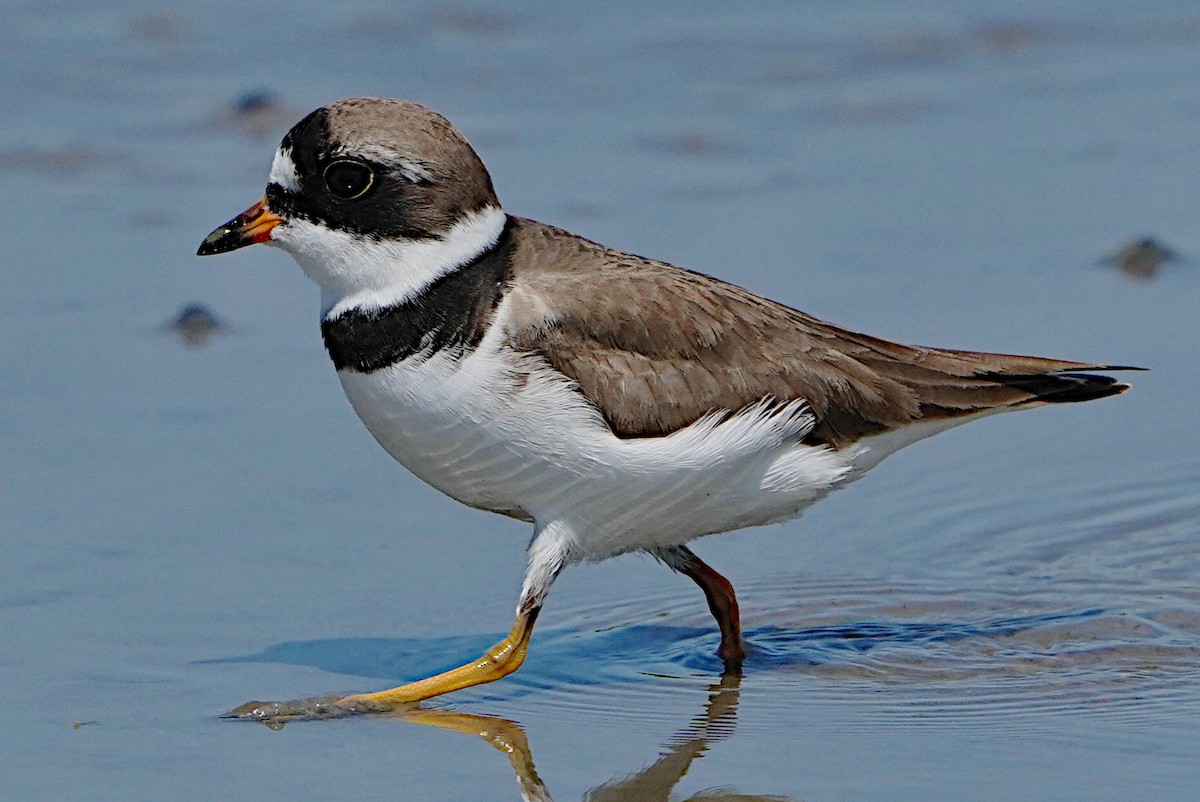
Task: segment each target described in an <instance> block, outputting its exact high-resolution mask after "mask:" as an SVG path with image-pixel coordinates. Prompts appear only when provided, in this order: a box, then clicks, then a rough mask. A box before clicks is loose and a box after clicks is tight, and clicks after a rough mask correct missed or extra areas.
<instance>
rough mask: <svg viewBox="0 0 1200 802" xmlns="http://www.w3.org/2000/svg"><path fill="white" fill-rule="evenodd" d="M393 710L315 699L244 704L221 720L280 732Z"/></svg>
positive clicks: (356, 699) (365, 702) (346, 699)
mask: <svg viewBox="0 0 1200 802" xmlns="http://www.w3.org/2000/svg"><path fill="white" fill-rule="evenodd" d="M393 709H395V705H382V704H378V703H375V702H372V701H371V700H369V699H365V698H363V697H362V696H314V697H311V698H308V699H293V700H291V701H287V702H259V701H253V702H246V703H245V704H244V705H240V706H238V707H235V708H234V709H233V710H230V711H229V712H228V713H226V714H225V715H223V716H222V718H231V719H241V720H246V721H257V722H260V723H262V724H266V725H267V726H268V727H271V728H272V729H279V728H280V727H282V726H283V725H284V724H286V723H287V722H289V721H311V720H315V719H327V718H345V717H346V716H357V715H361V714H363V713H383V712H386V711H388V710H393Z"/></svg>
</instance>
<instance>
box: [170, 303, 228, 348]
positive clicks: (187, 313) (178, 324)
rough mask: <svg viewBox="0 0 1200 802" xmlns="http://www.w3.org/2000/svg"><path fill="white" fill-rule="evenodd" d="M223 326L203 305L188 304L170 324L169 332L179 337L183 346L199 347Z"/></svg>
mask: <svg viewBox="0 0 1200 802" xmlns="http://www.w3.org/2000/svg"><path fill="white" fill-rule="evenodd" d="M223 328H224V325H223V324H222V323H221V321H219V320H217V317H216V315H214V314H213V313H212V312H210V311H209V309H208V307H206V306H204V305H203V304H188V305H187V306H185V307H184V308H183V309H181V310H180V311H179V314H178V315H176V316H175V319H174V320H172V321H171V323H170V329H171V331H174V332H175V333H176V334H178V335H179V338H180V339H181V340H183V343H184V345H189V346H192V347H200V346H202V345H204V344H205V343H207V342H208V339H209V338H210V337H212V336H213V335H214V334H216V333H217V332H219V331H221V330H222V329H223Z"/></svg>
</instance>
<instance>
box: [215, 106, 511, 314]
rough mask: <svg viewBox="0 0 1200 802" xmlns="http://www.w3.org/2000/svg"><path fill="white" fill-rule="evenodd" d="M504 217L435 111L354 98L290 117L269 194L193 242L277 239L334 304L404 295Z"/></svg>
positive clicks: (465, 253)
mask: <svg viewBox="0 0 1200 802" xmlns="http://www.w3.org/2000/svg"><path fill="white" fill-rule="evenodd" d="M504 222H505V216H504V213H503V212H502V211H501V210H500V204H499V202H498V201H497V200H496V193H495V192H494V191H493V189H492V181H491V178H490V177H489V176H488V173H487V169H486V168H485V167H484V166H483V162H482V161H480V159H479V156H478V155H476V153H475V151H474V150H473V149H472V148H471V146H470V145H469V144H468V143H467V141H466V139H464V138H463V136H462V134H460V133H459V132H458V131H457V130H456V129H455V128H454V126H453V125H451V124H450V123H449V122H448V121H447V120H446V119H445V118H444V117H442V116H441V115H439V114H437V113H435V112H433V111H430V110H429V109H426V108H424V107H423V106H418V105H417V104H415V103H408V102H405V101H401V100H390V99H381V98H353V99H350V100H342V101H339V102H337V103H334V104H332V105H329V106H324V107H322V108H319V109H317V110H316V111H314V112H313V113H312V114H309V115H308V116H307V117H305V118H304V119H303V120H301V121H300V122H299V123H297V124H296V126H295V127H294V128H292V130H291V131H289V132H288V133H287V135H286V136H285V137H284V138H283V141H282V142H281V143H280V145H279V149H278V150H277V151H276V152H275V159H274V162H273V163H272V165H271V173H270V177H269V179H268V184H267V193H266V195H265V196H264V197H263V198H262V199H261V200H260V201H259V202H258V203H256V204H255V205H254V206H252V207H251V208H250V209H248V210H247V211H246V212H244V213H243V214H241V215H239V216H238V217H235V218H234V219H233V220H230V221H229V222H228V223H226V224H225V225H223V226H221V227H220V228H218V229H216V230H215V231H213V232H212V233H211V234H209V235H208V237H207V238H206V239H205V240H204V242H203V244H201V246H200V249H199V251H198V253H199V254H200V255H201V256H206V255H210V254H216V253H224V252H226V251H232V250H235V249H237V248H241V247H243V246H245V245H252V244H254V243H258V242H263V243H267V244H270V245H277V246H279V247H281V248H283V249H284V250H286V251H287V252H288V253H290V254H291V255H292V256H293V257H294V258H295V260H296V261H297V262H298V263H299V265H300V267H301V268H302V269H303V270H304V272H305V273H307V274H308V276H309V277H310V278H312V279H313V280H314V281H316V282H317V283H318V284H320V285H321V288H322V294H323V298H324V303H325V307H326V311H327V312H328V313H331V314H336V313H339V312H341V311H344V310H346V309H349V308H354V307H357V308H367V309H369V308H377V307H380V306H386V305H388V304H392V303H397V302H401V301H403V300H406V299H407V298H409V297H411V296H412V295H414V294H415V293H416V292H419V291H420V289H421V288H422V287H424V286H426V285H427V284H429V283H430V282H432V281H433V280H435V279H437V278H438V277H439V276H441V275H444V274H445V273H447V272H449V271H451V270H453V269H454V268H456V267H459V266H461V265H463V264H465V263H467V262H468V261H470V260H471V259H473V258H474V257H475V256H477V255H478V254H480V253H481V252H483V251H485V250H487V249H488V248H489V247H491V245H492V244H493V243H495V242H496V240H497V239H498V238H499V236H500V233H501V231H502V229H503V227H504Z"/></svg>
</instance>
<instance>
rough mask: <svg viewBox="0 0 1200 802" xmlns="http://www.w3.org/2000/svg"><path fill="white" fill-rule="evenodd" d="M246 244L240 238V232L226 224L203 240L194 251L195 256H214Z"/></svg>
mask: <svg viewBox="0 0 1200 802" xmlns="http://www.w3.org/2000/svg"><path fill="white" fill-rule="evenodd" d="M247 244H249V243H247V242H246V241H245V239H244V238H243V237H242V236H241V232H239V231H237V230H236V229H233V228H231V227H230V226H229V225H228V224H226V225H223V226H221V227H219V228H218V229H217V230H216V231H214V232H212V233H211V234H209V235H208V236H207V237H205V238H204V242H201V243H200V247H199V248H197V249H196V255H197V256H215V255H216V254H218V253H229V252H230V251H235V250H237V249H238V248H240V247H242V246H243V245H247Z"/></svg>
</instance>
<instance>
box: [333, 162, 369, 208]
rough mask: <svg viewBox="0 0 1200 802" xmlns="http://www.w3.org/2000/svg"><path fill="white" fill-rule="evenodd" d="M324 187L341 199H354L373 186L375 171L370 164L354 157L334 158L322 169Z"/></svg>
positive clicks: (364, 193)
mask: <svg viewBox="0 0 1200 802" xmlns="http://www.w3.org/2000/svg"><path fill="white" fill-rule="evenodd" d="M322 175H323V177H324V179H325V188H326V189H328V190H329V194H330V195H333V196H334V197H335V198H339V199H341V200H356V199H357V198H361V197H362V196H364V195H366V194H367V193H368V192H370V191H371V188H372V187H374V186H375V171H374V170H373V169H372V168H371V166H370V165H368V164H365V163H363V162H360V161H357V160H355V159H336V160H334V161H331V162H330V163H329V164H327V165H325V169H324V170H323V171H322Z"/></svg>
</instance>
